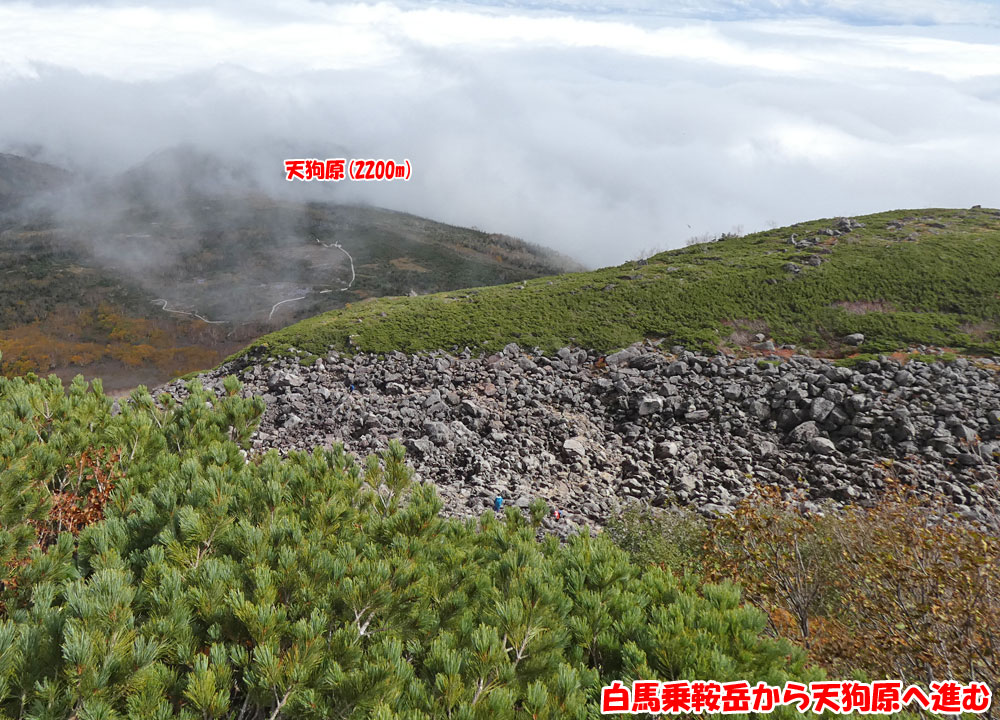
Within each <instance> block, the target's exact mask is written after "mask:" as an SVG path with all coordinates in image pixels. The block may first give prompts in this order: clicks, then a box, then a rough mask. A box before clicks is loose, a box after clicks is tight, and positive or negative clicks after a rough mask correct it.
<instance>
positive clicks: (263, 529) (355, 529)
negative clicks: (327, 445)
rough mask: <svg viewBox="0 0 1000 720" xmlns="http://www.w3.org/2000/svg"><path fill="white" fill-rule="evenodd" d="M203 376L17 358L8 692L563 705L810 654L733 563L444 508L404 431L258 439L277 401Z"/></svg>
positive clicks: (556, 710) (196, 714) (37, 709)
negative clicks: (777, 625) (161, 379)
mask: <svg viewBox="0 0 1000 720" xmlns="http://www.w3.org/2000/svg"><path fill="white" fill-rule="evenodd" d="M190 390H191V395H190V397H188V398H187V399H186V400H184V402H183V403H176V402H174V401H172V400H171V399H170V398H169V397H167V396H163V397H162V398H160V402H158V403H157V402H154V400H153V398H152V397H151V396H150V395H149V393H148V392H146V391H145V389H142V388H140V390H138V391H136V392H135V393H133V395H132V396H131V398H130V400H129V401H127V402H124V403H123V404H122V407H121V412H120V413H118V414H112V412H111V402H110V401H109V399H108V398H107V397H105V396H104V395H103V394H102V392H101V388H100V385H99V384H98V383H95V384H94V386H93V387H88V386H87V385H86V384H85V383H84V382H83V381H82V379H79V378H78V379H77V380H75V381H74V382H73V384H72V385H71V386H70V387H69V389H68V392H64V390H63V387H62V386H61V383H60V382H59V380H58V379H56V378H50V379H48V380H41V379H38V378H35V377H33V376H28V377H27V378H23V379H12V380H8V379H0V475H2V483H0V488H2V490H0V492H2V497H0V512H2V516H0V522H2V527H0V578H2V583H3V586H2V589H0V602H2V610H0V717H4V718H16V717H31V718H39V719H42V718H66V717H77V718H95V719H96V718H102V719H103V718H107V719H111V718H143V719H147V718H172V717H179V718H191V719H194V718H241V719H248V718H254V719H258V720H263V719H271V720H275V719H276V718H281V717H285V718H384V719H388V718H406V719H407V720H418V719H421V718H446V717H447V718H465V719H469V720H472V719H476V718H484V719H485V718H512V719H513V718H526V719H528V718H531V719H539V720H542V719H547V718H548V719H552V720H555V719H556V718H585V717H594V716H596V715H597V707H598V705H597V703H598V698H599V694H600V688H601V687H602V685H605V684H610V682H611V681H612V680H618V679H620V680H623V681H625V682H627V683H629V682H631V681H632V680H634V679H640V678H646V679H662V680H670V679H718V680H723V681H725V680H736V679H744V678H745V679H747V680H750V681H751V682H756V681H759V680H764V681H767V682H769V683H772V684H780V683H783V682H785V681H786V680H787V679H788V678H789V677H795V678H798V679H800V680H802V679H806V680H807V679H809V678H810V677H811V675H810V674H809V672H808V671H806V670H805V669H804V667H803V662H804V655H803V654H802V652H801V651H800V650H797V649H795V648H794V647H793V646H792V645H791V644H790V643H788V642H786V641H781V640H777V641H776V640H771V639H767V638H764V637H762V631H763V629H764V626H765V623H766V619H765V616H764V615H763V614H762V613H760V612H759V611H757V610H755V609H753V608H750V607H747V606H744V605H742V604H741V601H740V594H739V592H738V590H737V589H736V588H735V587H733V586H731V585H725V584H723V585H706V586H704V587H702V588H700V589H699V588H695V587H692V586H690V585H687V584H685V581H683V580H676V579H675V578H674V576H673V575H672V574H670V573H668V572H666V571H664V570H661V569H659V568H650V569H644V570H640V569H639V568H638V567H637V566H636V565H634V564H632V563H630V562H629V561H628V560H627V558H626V556H625V555H624V553H623V552H622V551H620V550H618V549H617V548H616V547H614V546H613V545H612V544H611V543H610V542H608V541H606V540H603V539H599V538H598V539H592V538H590V537H587V536H579V537H575V538H573V539H572V540H571V541H570V542H569V543H567V544H564V545H560V544H559V542H558V541H556V540H554V539H553V540H549V541H547V542H538V541H537V540H536V539H535V531H536V528H535V527H533V525H532V522H531V521H530V520H528V519H526V518H524V517H523V516H522V515H521V514H520V513H517V512H512V513H510V514H508V515H507V516H506V518H505V519H503V520H500V519H497V518H496V517H495V516H494V515H493V513H487V514H485V515H484V516H483V517H482V518H481V519H480V520H479V521H478V522H473V521H468V522H465V523H460V522H458V521H453V520H445V519H442V518H441V517H440V516H439V510H440V508H441V502H440V500H439V499H438V497H437V495H436V493H435V490H434V488H433V486H431V485H415V484H412V483H411V482H410V476H411V471H410V470H409V469H408V467H407V466H406V464H405V462H404V454H403V449H402V447H401V446H399V445H398V444H394V445H393V446H392V447H391V448H390V449H389V450H388V451H386V452H385V453H383V454H382V455H381V456H379V457H369V458H368V459H367V460H365V461H364V462H359V461H357V460H355V459H354V458H353V457H352V456H351V455H349V454H347V453H345V452H344V451H343V449H342V448H340V447H334V448H332V449H317V450H315V451H314V452H313V453H311V454H304V453H294V454H291V455H289V456H288V457H287V458H281V457H279V456H278V455H276V454H274V453H270V454H268V455H266V456H263V457H260V458H255V457H251V458H250V459H249V461H248V460H246V459H245V458H244V455H243V453H241V446H243V447H244V448H245V447H246V445H247V440H248V437H249V435H250V433H251V432H252V429H253V427H254V425H255V423H256V422H257V420H258V418H259V416H260V414H261V412H262V410H263V405H262V402H261V401H260V400H257V399H254V400H247V399H243V398H241V397H239V395H238V385H237V383H236V382H235V381H233V380H232V379H230V380H228V381H227V382H226V384H225V392H224V394H223V397H216V396H215V395H214V394H211V395H210V394H209V393H207V392H205V391H204V390H203V389H202V388H200V387H199V386H198V385H197V384H192V385H191V386H190ZM81 458H83V461H81ZM95 489H96V490H97V492H96V493H92V491H93V490H95ZM57 500H58V502H56V501H57ZM71 507H72V508H75V509H76V510H78V511H79V512H80V513H82V515H77V514H74V513H73V512H72V511H71V510H70V508H71ZM536 515H540V513H536ZM68 517H71V518H74V519H75V521H74V522H73V523H67V522H66V518H68Z"/></svg>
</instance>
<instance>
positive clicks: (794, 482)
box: [158, 343, 1000, 533]
mask: <svg viewBox="0 0 1000 720" xmlns="http://www.w3.org/2000/svg"><path fill="white" fill-rule="evenodd" d="M998 363H1000V359H987V358H958V359H955V360H952V361H951V362H943V361H936V362H932V363H925V362H919V361H916V360H911V361H909V362H905V363H903V362H901V361H900V360H897V359H893V358H890V357H886V356H879V357H878V358H877V359H872V360H862V361H859V362H857V363H856V364H855V365H854V366H853V367H843V366H838V365H836V364H834V363H832V362H830V361H828V360H821V359H816V358H812V357H808V356H805V355H792V356H791V357H788V358H780V357H778V356H770V357H763V358H762V357H744V358H734V357H729V356H726V355H723V354H719V355H715V356H702V355H697V354H694V353H691V352H685V351H683V350H682V349H681V348H673V350H672V352H671V353H667V352H665V350H664V349H663V348H661V347H657V346H655V345H652V344H648V343H647V344H642V345H636V346H632V347H629V348H626V349H624V350H622V351H620V352H617V353H614V354H612V355H609V356H606V357H605V356H602V355H599V354H596V353H593V352H588V351H586V350H580V349H573V348H563V349H562V350H560V351H559V352H558V353H557V354H556V355H554V356H552V357H544V356H541V355H538V354H535V353H530V352H527V351H525V350H523V349H521V348H519V347H518V346H517V345H508V346H507V347H506V348H504V350H503V351H502V352H500V353H498V354H495V355H492V356H489V357H478V356H474V355H473V354H472V353H471V352H469V351H468V350H466V351H465V352H462V353H458V354H447V353H444V352H439V353H432V354H427V355H405V354H403V353H389V354H388V355H385V356H376V355H371V354H358V355H354V356H347V355H340V354H337V353H335V352H331V353H330V354H329V355H328V356H327V357H326V358H322V359H319V360H317V361H315V362H314V363H312V364H306V363H304V362H303V363H301V364H300V362H299V361H298V360H296V359H294V358H292V359H282V360H277V361H268V362H267V363H263V364H262V363H260V362H256V363H255V362H252V361H249V360H247V359H243V360H240V361H239V362H238V364H237V363H230V364H228V365H224V366H222V367H220V368H219V369H217V370H215V371H213V372H211V373H207V374H203V375H201V376H200V378H199V379H200V381H201V382H202V384H203V385H204V386H205V387H207V388H214V389H216V390H220V391H221V386H222V380H223V378H224V377H225V376H226V375H236V376H237V377H238V378H239V379H240V380H241V381H242V382H243V383H244V387H243V392H244V393H245V394H248V395H261V396H263V398H264V400H265V401H266V403H267V411H266V414H265V416H264V418H263V421H262V423H261V426H260V428H259V429H258V431H257V432H256V434H255V435H254V438H253V451H254V452H264V451H266V450H268V449H270V448H276V449H277V450H279V451H281V452H286V451H289V450H308V449H311V448H313V447H315V446H317V445H319V446H329V445H330V444H332V443H343V445H344V446H345V447H346V449H347V450H348V451H351V452H354V453H357V454H359V455H362V456H363V455H366V454H368V453H373V452H376V451H378V450H381V449H383V448H385V447H386V446H387V445H388V443H389V441H390V440H391V439H393V438H395V439H398V440H400V441H401V442H403V443H404V445H405V446H406V448H407V451H408V456H409V460H410V462H411V463H412V465H413V467H414V469H415V470H416V477H417V478H418V479H419V480H421V481H425V482H434V483H436V484H437V486H438V489H439V492H440V494H441V496H442V497H443V499H444V501H445V512H446V513H447V514H449V515H452V516H459V517H477V516H479V515H480V514H481V513H482V512H483V511H485V510H488V509H489V508H491V507H492V503H493V499H494V498H495V497H496V496H497V495H498V494H499V495H501V496H503V497H504V498H505V500H506V502H507V503H508V504H513V505H514V506H516V507H520V508H527V507H528V505H529V504H530V503H531V501H532V500H533V499H535V498H542V499H544V500H545V501H546V502H548V504H549V506H550V507H551V508H555V509H559V510H560V511H561V513H562V516H563V517H562V519H561V520H559V521H555V520H553V519H549V520H547V521H546V523H547V524H548V525H550V526H553V527H552V529H554V530H556V531H557V532H560V533H565V532H569V531H570V530H572V529H574V528H576V527H577V526H579V525H587V526H591V527H598V526H600V525H602V524H603V523H604V522H605V521H606V520H607V519H608V517H609V516H611V515H612V514H613V513H615V512H616V511H617V510H618V509H619V508H620V507H621V506H622V505H623V504H625V503H626V502H628V501H629V500H630V499H631V500H641V501H649V502H652V504H653V505H657V506H662V505H668V504H673V503H677V504H682V505H687V506H692V507H695V508H697V509H698V510H699V511H701V512H704V513H708V514H711V513H720V512H727V511H728V510H729V509H730V508H732V507H733V506H734V504H736V503H737V502H738V501H739V500H740V499H741V498H743V497H745V496H746V495H747V494H748V493H750V492H751V491H752V490H753V488H754V487H755V486H756V485H758V484H771V485H777V486H780V487H782V488H787V489H795V488H798V489H801V490H802V491H804V497H806V498H807V499H805V500H803V502H804V503H806V506H807V508H810V509H813V508H814V505H815V504H817V503H819V502H820V501H822V500H824V499H827V498H830V499H832V500H833V501H835V502H838V503H847V502H862V503H866V502H871V501H873V500H875V499H876V498H877V496H878V493H879V491H880V489H881V488H883V487H884V483H885V481H886V478H887V477H888V476H895V477H898V478H900V479H902V480H903V481H905V482H908V483H911V484H914V485H916V486H917V487H920V488H924V489H927V490H937V491H940V492H943V493H944V494H945V495H947V496H949V497H950V498H951V499H952V500H953V501H954V502H955V503H956V505H957V508H958V512H959V513H960V514H961V515H963V516H964V517H966V518H967V519H969V520H973V521H977V522H982V523H985V524H987V525H993V526H995V525H996V518H997V517H998V513H997V509H998V507H1000V502H998V496H997V492H996V489H997V484H998V472H997V471H998V467H1000V384H998V374H997V373H998V367H1000V365H998ZM163 391H166V392H171V393H173V394H175V395H176V396H182V395H183V394H184V390H183V384H182V383H180V382H174V383H171V384H169V385H166V386H164V387H162V388H160V389H159V391H158V392H163Z"/></svg>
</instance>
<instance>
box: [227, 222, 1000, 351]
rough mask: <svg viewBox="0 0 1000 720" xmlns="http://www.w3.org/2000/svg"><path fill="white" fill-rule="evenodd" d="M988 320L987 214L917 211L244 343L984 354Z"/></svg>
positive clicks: (997, 263) (738, 241) (992, 288)
mask: <svg viewBox="0 0 1000 720" xmlns="http://www.w3.org/2000/svg"><path fill="white" fill-rule="evenodd" d="M998 327H1000V212H998V211H996V210H989V209H982V208H973V209H971V210H944V209H925V210H899V211H893V212H885V213H879V214H875V215H869V216H866V217H860V218H856V219H853V220H848V219H843V218H841V219H834V220H816V221H812V222H806V223H801V224H798V225H794V226H792V227H787V228H780V229H776V230H770V231H767V232H761V233H756V234H753V235H748V236H746V237H725V238H723V239H720V240H718V241H717V242H712V243H704V244H700V245H695V246H692V247H687V248H684V249H679V250H672V251H669V252H665V253H661V254H659V255H656V256H655V257H652V258H650V259H649V260H648V261H647V262H630V263H626V264H624V265H620V266H618V267H611V268H605V269H602V270H597V271H594V272H584V273H574V274H569V275H563V276H559V277H552V278H539V279H535V280H530V281H527V282H524V283H519V284H508V285H505V286H501V287H493V288H477V289H473V290H461V291H457V292H447V293H441V294H437V295H432V296H427V297H419V298H385V299H381V300H378V301H374V302H371V303H366V304H364V305H360V306H352V307H351V308H349V309H346V310H341V311H336V312H331V313H327V314H324V315H321V316H318V317H315V318H311V319H309V320H306V321H303V322H301V323H298V324H296V325H292V326H290V327H287V328H285V329H284V330H281V331H279V332H276V333H273V334H271V335H267V336H265V337H262V338H260V339H259V340H258V341H257V342H255V343H254V344H253V345H252V346H251V347H249V348H248V349H247V350H245V351H244V353H248V354H264V355H268V354H270V355H280V354H283V353H286V352H287V351H288V349H289V348H291V347H294V348H297V349H299V350H302V351H306V352H309V353H315V354H322V353H324V352H326V350H327V348H329V347H334V348H337V349H340V350H348V351H350V350H355V349H361V350H367V351H375V352H385V351H391V350H402V351H407V352H409V351H417V350H430V349H438V348H440V349H449V348H453V347H457V348H462V347H464V346H468V347H470V348H473V349H476V350H485V351H489V352H493V351H496V350H498V349H499V348H501V347H503V346H504V345H505V344H506V343H509V342H517V343H519V344H520V345H522V346H523V347H533V346H539V347H541V348H542V349H544V350H549V351H551V350H554V349H556V348H558V347H561V346H564V345H569V344H575V345H579V346H583V347H588V348H594V349H599V350H611V349H613V348H619V347H624V346H626V345H628V344H630V343H632V342H635V341H637V340H640V339H642V338H648V337H655V338H663V339H665V340H666V341H668V342H669V343H670V344H680V345H685V346H687V347H694V348H697V347H704V346H710V347H715V346H718V345H725V344H730V345H742V346H746V345H749V344H752V343H754V342H755V340H754V336H756V335H757V334H762V335H764V336H766V337H767V338H770V339H772V340H773V341H774V342H776V343H778V344H781V343H794V344H796V345H800V346H806V347H809V348H812V349H814V350H818V351H822V352H827V353H831V354H837V353H841V352H848V351H852V350H854V348H853V346H847V345H844V344H842V342H841V341H842V339H843V338H845V336H847V335H850V334H854V333H861V334H863V335H864V336H865V339H864V342H863V344H862V345H861V350H863V351H888V350H895V349H897V348H901V347H904V346H908V345H911V344H930V345H936V346H952V347H960V348H964V349H967V350H972V351H975V350H981V351H984V352H990V353H993V354H996V353H997V352H1000V330H998ZM857 340H858V338H852V341H854V342H856V341H857ZM761 347H762V348H770V347H773V346H770V345H767V344H764V345H762V346H761Z"/></svg>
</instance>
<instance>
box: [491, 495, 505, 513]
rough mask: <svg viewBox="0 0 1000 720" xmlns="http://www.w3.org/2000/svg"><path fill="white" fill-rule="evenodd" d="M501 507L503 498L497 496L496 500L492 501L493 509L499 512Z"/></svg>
mask: <svg viewBox="0 0 1000 720" xmlns="http://www.w3.org/2000/svg"><path fill="white" fill-rule="evenodd" d="M502 507H503V498H502V497H500V496H499V495H497V496H496V498H495V499H494V500H493V509H494V510H495V511H496V512H500V508H502Z"/></svg>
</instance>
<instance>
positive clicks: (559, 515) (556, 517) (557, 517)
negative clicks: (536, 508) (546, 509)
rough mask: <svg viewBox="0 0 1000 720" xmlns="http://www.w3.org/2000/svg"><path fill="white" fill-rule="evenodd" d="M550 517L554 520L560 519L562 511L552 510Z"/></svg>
mask: <svg viewBox="0 0 1000 720" xmlns="http://www.w3.org/2000/svg"><path fill="white" fill-rule="evenodd" d="M552 517H553V518H555V519H556V520H562V513H561V512H560V511H559V510H553V511H552Z"/></svg>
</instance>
